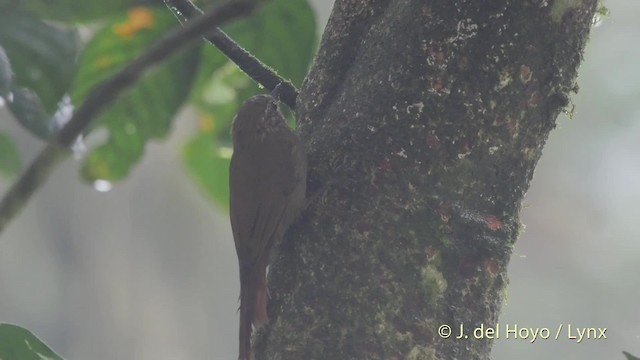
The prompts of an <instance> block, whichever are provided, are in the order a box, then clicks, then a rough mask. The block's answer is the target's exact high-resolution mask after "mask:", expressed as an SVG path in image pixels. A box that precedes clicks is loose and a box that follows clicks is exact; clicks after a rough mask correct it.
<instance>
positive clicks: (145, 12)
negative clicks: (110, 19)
mask: <svg viewBox="0 0 640 360" xmlns="http://www.w3.org/2000/svg"><path fill="white" fill-rule="evenodd" d="M152 26H153V14H152V13H151V11H149V9H147V8H145V7H135V8H132V9H130V10H129V11H128V12H127V20H125V21H124V22H121V23H118V24H115V25H114V26H113V32H114V33H116V35H118V36H120V37H122V38H130V37H131V36H133V35H135V34H136V33H137V32H138V31H140V30H142V29H149V28H151V27H152Z"/></svg>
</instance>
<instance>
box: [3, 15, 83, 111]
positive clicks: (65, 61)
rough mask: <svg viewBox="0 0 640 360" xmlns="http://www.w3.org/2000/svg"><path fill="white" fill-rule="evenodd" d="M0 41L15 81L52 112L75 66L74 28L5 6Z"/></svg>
mask: <svg viewBox="0 0 640 360" xmlns="http://www.w3.org/2000/svg"><path fill="white" fill-rule="evenodd" d="M0 45H2V47H3V48H4V50H5V51H6V53H7V56H8V58H9V60H10V61H11V65H12V69H13V72H14V73H15V82H16V83H17V85H20V86H22V87H27V88H30V89H32V90H34V91H35V93H36V94H37V95H38V97H39V98H40V100H41V101H42V104H43V105H44V107H45V109H46V111H47V112H53V111H54V110H55V109H56V107H57V103H58V101H60V99H61V98H62V96H63V95H64V94H65V93H66V92H67V91H68V89H69V84H70V82H71V78H72V76H73V72H74V70H75V59H76V57H77V54H78V34H77V31H76V30H75V29H71V28H66V27H64V26H60V25H52V24H49V23H46V22H44V21H42V20H40V19H38V18H36V17H34V16H33V15H30V14H28V13H25V12H22V11H19V10H16V11H6V10H5V11H0Z"/></svg>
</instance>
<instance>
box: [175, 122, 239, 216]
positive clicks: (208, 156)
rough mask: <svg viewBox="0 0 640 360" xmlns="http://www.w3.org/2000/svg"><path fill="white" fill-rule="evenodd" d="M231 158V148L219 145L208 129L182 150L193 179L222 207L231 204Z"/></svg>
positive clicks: (185, 163)
mask: <svg viewBox="0 0 640 360" xmlns="http://www.w3.org/2000/svg"><path fill="white" fill-rule="evenodd" d="M202 121H206V119H205V120H202ZM230 158H231V148H229V147H220V146H217V144H215V143H214V141H213V139H212V137H211V133H210V132H206V131H202V132H200V133H198V134H197V135H196V136H195V137H193V138H192V139H191V140H190V141H189V142H188V143H186V144H185V146H184V148H183V151H182V159H183V161H184V165H185V166H186V168H187V170H188V171H187V172H188V173H189V174H190V175H191V177H192V179H193V181H194V182H195V183H196V184H198V185H199V186H200V187H201V188H202V189H203V190H204V191H205V193H206V194H207V195H208V196H209V198H210V199H211V200H213V202H214V203H215V204H216V205H219V206H221V207H222V208H226V207H227V206H228V204H229V160H230Z"/></svg>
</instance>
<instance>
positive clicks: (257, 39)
mask: <svg viewBox="0 0 640 360" xmlns="http://www.w3.org/2000/svg"><path fill="white" fill-rule="evenodd" d="M225 31H226V32H227V33H228V34H229V36H231V37H232V38H233V39H234V40H236V41H237V42H238V43H240V45H242V46H243V47H244V48H246V49H247V50H248V51H249V52H250V53H252V54H253V55H254V56H256V57H257V58H259V59H260V60H261V61H263V62H264V63H265V64H267V65H268V66H270V67H272V68H273V69H275V70H276V71H278V72H279V73H280V75H281V76H283V77H284V78H286V79H290V80H292V81H293V83H294V84H300V83H301V82H302V80H303V79H304V77H305V75H306V73H307V69H308V67H309V64H310V62H311V59H312V57H313V51H314V49H315V44H316V25H315V16H314V14H313V11H312V9H311V7H310V6H309V4H308V2H307V1H306V0H273V1H270V2H268V3H267V4H265V5H264V6H263V7H260V8H259V10H258V11H257V12H256V13H255V15H254V16H252V17H251V18H248V19H244V20H241V21H238V22H237V23H233V24H230V25H229V26H227V27H225ZM260 92H262V90H261V89H260V88H259V87H258V86H257V85H256V84H255V83H253V82H252V81H250V80H249V79H248V78H247V77H246V75H244V74H243V73H242V72H240V70H238V69H237V68H236V67H235V65H233V64H231V63H229V62H227V60H226V58H225V57H224V55H222V54H221V53H220V51H218V50H217V49H215V48H214V47H212V46H207V47H206V48H205V49H204V59H203V63H202V66H201V68H200V71H199V74H198V79H197V82H196V86H195V91H194V93H193V102H194V103H195V104H196V106H197V107H198V109H199V110H200V112H201V113H202V119H205V121H203V122H204V124H209V125H205V126H204V127H202V126H201V131H200V132H199V133H198V134H196V135H195V136H194V137H193V138H192V139H191V140H190V141H189V142H188V143H187V145H186V146H185V148H184V151H183V161H184V163H185V165H186V167H187V171H188V172H189V173H190V175H191V177H192V178H193V179H194V180H195V181H196V183H197V184H198V185H199V186H201V187H202V188H203V189H204V191H205V192H206V193H207V194H208V195H209V197H210V198H212V199H213V200H214V202H215V203H216V204H219V205H222V206H223V207H226V206H227V204H228V200H229V194H228V191H229V190H228V171H229V169H228V167H229V158H228V152H229V151H228V150H229V147H230V138H229V129H230V125H231V120H232V119H233V116H234V114H235V113H236V112H237V110H238V107H239V106H240V104H241V103H242V102H243V101H244V100H246V99H247V98H248V97H250V96H252V95H255V94H257V93H260Z"/></svg>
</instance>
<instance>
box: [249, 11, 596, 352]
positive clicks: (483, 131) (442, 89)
mask: <svg viewBox="0 0 640 360" xmlns="http://www.w3.org/2000/svg"><path fill="white" fill-rule="evenodd" d="M596 7H597V0H555V1H554V0H521V1H509V0H496V1H467V0H395V1H389V0H367V1H363V0H337V1H336V3H335V4H334V9H333V12H332V14H331V17H330V20H329V23H328V25H327V28H326V31H325V33H324V35H323V39H322V42H321V46H320V49H319V53H318V55H317V57H316V59H315V63H314V65H313V67H312V69H311V71H310V73H309V75H308V77H307V79H306V81H305V83H304V85H303V87H302V89H301V92H300V96H299V98H298V106H297V116H298V121H299V130H300V133H301V135H302V137H303V139H304V140H305V141H306V143H307V144H308V154H309V166H310V174H309V177H310V180H311V187H317V186H319V185H320V184H323V183H326V182H333V185H331V186H330V187H329V190H328V191H327V192H326V194H325V195H324V196H323V197H322V198H321V199H320V200H318V201H316V202H315V203H313V204H312V205H311V207H310V208H309V209H308V210H307V211H306V212H305V214H304V215H303V217H302V218H301V219H300V221H299V223H298V224H297V225H296V226H294V227H293V228H292V229H291V231H290V232H289V234H288V236H287V239H286V240H285V242H284V243H283V244H282V247H281V251H280V254H279V256H278V258H277V259H276V262H275V264H274V265H273V266H272V268H271V273H270V279H269V281H270V289H271V300H270V305H269V316H270V324H269V325H268V326H267V327H266V328H264V329H262V330H261V331H260V332H259V333H258V335H257V338H256V358H257V359H308V360H310V359H455V358H457V359H488V358H489V355H490V349H491V344H492V342H491V341H490V340H487V339H484V340H475V339H474V340H472V339H471V338H470V339H455V338H454V337H455V335H456V330H455V329H456V328H457V327H459V325H460V324H464V325H465V326H466V328H467V330H469V329H472V328H473V327H476V326H479V325H480V324H484V325H485V326H493V325H495V324H496V323H497V320H498V315H499V311H500V307H501V303H502V300H503V294H504V292H505V287H506V285H507V276H506V267H507V264H508V262H509V257H510V254H511V250H512V247H513V244H514V243H515V241H516V239H517V238H518V234H519V232H520V229H521V225H520V221H519V218H518V213H519V211H520V207H521V202H522V199H523V196H524V194H525V192H526V190H527V188H528V186H529V182H530V181H531V178H532V176H533V171H534V168H535V165H536V163H537V161H538V159H539V158H540V155H541V151H542V147H543V145H544V143H545V140H546V139H547V136H548V135H549V132H550V131H551V130H552V129H553V128H554V126H555V121H556V117H557V116H558V114H559V113H560V111H561V110H562V109H563V108H564V107H566V106H567V104H568V96H569V94H570V92H571V91H574V90H575V88H576V85H575V81H576V74H577V68H578V65H579V63H580V60H581V54H582V52H583V48H584V46H585V43H586V40H587V37H588V34H589V30H590V27H591V22H592V18H593V16H594V13H595V11H596ZM442 324H449V325H451V326H452V327H453V329H454V332H453V334H452V337H450V338H447V339H444V338H442V337H441V336H439V334H438V327H439V326H440V325H442Z"/></svg>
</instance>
